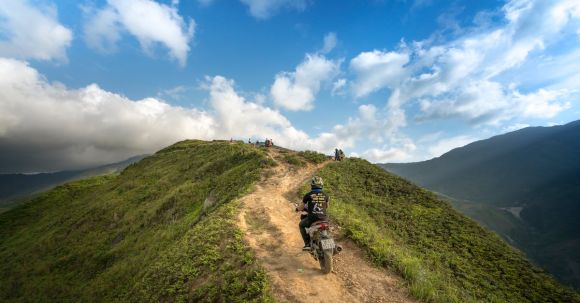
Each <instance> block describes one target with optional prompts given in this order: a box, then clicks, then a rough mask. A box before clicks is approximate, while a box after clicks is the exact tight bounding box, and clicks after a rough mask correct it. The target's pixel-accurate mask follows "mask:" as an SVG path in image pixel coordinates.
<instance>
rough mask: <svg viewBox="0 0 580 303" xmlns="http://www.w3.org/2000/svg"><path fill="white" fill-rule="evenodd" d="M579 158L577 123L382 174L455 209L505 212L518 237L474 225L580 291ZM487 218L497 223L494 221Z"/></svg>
mask: <svg viewBox="0 0 580 303" xmlns="http://www.w3.org/2000/svg"><path fill="white" fill-rule="evenodd" d="M579 155H580V121H575V122H572V123H569V124H566V125H561V126H553V127H528V128H525V129H521V130H518V131H515V132H511V133H507V134H504V135H500V136H496V137H493V138H490V139H487V140H482V141H477V142H474V143H471V144H468V145H466V146H464V147H461V148H457V149H454V150H452V151H450V152H448V153H446V154H444V155H442V156H441V157H439V158H435V159H432V160H429V161H423V162H417V163H406V164H383V165H382V167H384V168H385V169H387V170H389V171H391V172H393V173H396V174H397V175H400V176H402V177H404V178H407V179H409V180H411V181H413V182H415V183H417V184H419V185H421V186H423V187H426V188H428V189H430V190H433V191H435V192H438V193H442V194H444V195H446V196H449V197H451V198H452V199H454V200H456V201H459V203H462V207H463V206H465V204H463V202H468V203H479V204H481V205H482V206H481V207H491V208H493V209H495V210H493V209H490V213H491V212H494V211H496V210H499V208H502V209H507V210H510V211H511V212H512V213H513V214H514V215H515V217H513V218H514V219H517V221H520V222H523V223H524V224H525V225H526V229H527V230H526V231H524V232H522V231H521V229H519V231H517V232H515V231H513V232H510V231H509V230H505V229H503V228H502V227H501V226H499V224H500V223H498V222H494V220H495V219H494V218H492V217H489V216H488V218H481V217H477V216H476V218H477V219H480V220H481V221H482V222H483V223H484V224H485V225H486V226H489V227H490V228H492V229H494V230H496V231H498V232H500V233H501V234H502V235H503V236H507V237H509V238H511V239H512V240H513V243H515V245H517V246H518V247H520V248H522V249H523V250H524V251H526V253H527V254H528V255H529V256H530V257H532V259H534V260H535V261H537V262H538V263H539V264H541V265H542V266H544V267H545V268H547V269H548V270H549V271H551V272H552V273H554V274H555V275H557V276H558V277H559V278H560V279H561V280H562V281H564V282H566V283H568V284H570V285H574V286H575V287H580V254H578V251H580V224H578V222H579V220H580V156H579ZM462 201H463V202H462ZM504 213H505V212H504ZM488 215H489V214H488ZM494 217H495V218H497V219H498V220H500V218H499V215H497V216H494ZM501 220H503V219H501ZM503 221H505V220H503ZM515 224H518V223H515Z"/></svg>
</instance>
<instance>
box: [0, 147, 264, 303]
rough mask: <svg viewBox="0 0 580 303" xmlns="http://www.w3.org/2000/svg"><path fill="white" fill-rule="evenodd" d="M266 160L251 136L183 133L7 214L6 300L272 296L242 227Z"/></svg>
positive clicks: (1, 281) (1, 279)
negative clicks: (112, 171)
mask: <svg viewBox="0 0 580 303" xmlns="http://www.w3.org/2000/svg"><path fill="white" fill-rule="evenodd" d="M268 165H269V161H267V159H266V157H265V154H264V152H263V151H261V150H259V149H257V148H255V147H253V146H249V145H244V144H240V143H235V144H229V143H225V142H202V141H183V142H179V143H177V144H175V145H173V146H170V147H168V148H166V149H163V150H161V151H159V152H158V153H156V154H154V155H152V156H150V157H147V158H145V159H143V160H141V161H140V162H139V163H137V164H133V165H131V166H129V167H128V168H127V169H125V170H124V171H123V172H122V173H121V174H120V175H117V176H104V177H96V178H92V179H88V180H82V181H77V182H73V183H69V184H66V185H63V186H59V187H57V188H56V189H54V190H52V191H50V192H47V193H46V194H43V195H41V196H40V197H38V198H36V199H35V200H34V201H32V202H30V203H28V204H25V205H22V206H19V207H16V208H15V209H12V210H10V211H8V212H6V213H3V214H0V260H2V262H1V263H0V301H1V302H185V301H189V302H192V301H193V302H216V301H221V302H251V301H254V302H263V301H268V300H269V296H268V284H267V279H266V276H265V274H264V272H263V270H262V269H261V268H260V267H259V266H258V265H257V264H255V263H254V257H253V256H252V254H251V252H250V251H249V249H248V248H247V247H246V246H245V245H244V243H243V241H242V235H241V234H240V231H239V230H238V229H237V228H236V226H235V220H236V218H235V215H236V209H237V208H236V207H237V204H236V198H238V197H240V196H241V195H243V194H245V193H247V192H248V191H249V190H250V189H251V188H252V186H253V184H254V183H255V182H256V181H257V180H259V177H260V174H261V171H262V168H263V167H265V166H268Z"/></svg>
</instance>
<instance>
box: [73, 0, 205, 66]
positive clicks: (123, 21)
mask: <svg viewBox="0 0 580 303" xmlns="http://www.w3.org/2000/svg"><path fill="white" fill-rule="evenodd" d="M88 15H89V16H88V17H87V20H86V23H85V27H84V34H85V40H86V42H87V44H88V45H89V46H90V47H92V48H94V49H96V50H98V51H104V52H112V51H115V48H116V45H117V42H118V41H119V40H120V39H121V34H122V33H123V32H124V31H126V32H127V33H129V34H131V35H133V36H134V37H135V38H136V39H137V40H138V41H139V44H140V45H141V48H142V49H143V50H144V51H145V52H146V53H148V54H151V53H152V52H153V47H154V46H155V45H156V44H161V45H164V46H165V47H167V49H168V50H169V55H170V57H171V58H173V59H175V60H177V62H178V63H179V64H180V65H181V66H185V64H186V62H187V54H188V52H189V50H190V47H189V43H190V41H191V39H192V38H193V35H194V31H195V21H194V20H192V19H190V20H189V21H188V22H185V21H184V20H183V18H182V17H181V16H180V15H179V13H178V12H177V8H176V7H175V6H168V5H165V4H161V3H157V2H155V1H151V0H108V2H107V5H106V6H105V7H104V8H102V9H100V10H96V11H93V12H89V13H88Z"/></svg>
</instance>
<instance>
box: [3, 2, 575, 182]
mask: <svg viewBox="0 0 580 303" xmlns="http://www.w3.org/2000/svg"><path fill="white" fill-rule="evenodd" d="M579 89H580V4H579V3H578V1H574V0H551V1H531V0H511V1H438V0H415V1H411V0H409V1H403V0H399V1H395V0H392V1H390V0H383V1H381V0H369V1H354V0H353V1H346V0H345V1H316V0H272V1H264V0H239V1H237V0H227V1H226V0H181V1H175V0H173V1H170V0H168V1H153V0H99V1H58V0H34V1H33V0H28V1H27V0H6V1H2V2H1V3H0V156H1V158H2V159H3V160H2V161H1V163H0V165H1V167H0V173H2V172H37V171H53V170H61V169H72V168H79V167H86V166H91V165H97V164H102V163H107V162H112V161H117V160H122V159H124V158H127V157H129V156H131V155H134V154H140V153H150V152H152V151H155V150H157V149H159V148H161V147H163V146H166V145H168V144H171V143H173V142H175V141H178V140H182V139H185V138H201V139H214V138H216V139H229V138H239V139H244V140H247V139H248V138H249V137H251V138H252V139H253V140H255V139H260V140H263V139H264V138H265V137H268V138H273V139H274V141H275V142H276V143H278V144H280V145H284V146H287V147H290V148H294V149H314V150H318V151H322V152H325V153H330V152H331V151H332V150H334V148H335V147H339V148H343V149H344V150H345V151H346V152H347V153H348V154H350V155H354V156H360V157H363V158H366V159H368V160H370V161H373V162H409V161H419V160H425V159H429V158H432V157H436V156H439V155H441V154H442V153H444V152H446V151H448V150H450V149H452V148H455V147H458V146H462V145H465V144H467V143H470V142H472V141H475V140H479V139H484V138H488V137H490V136H493V135H497V134H501V133H505V132H507V131H512V130H516V129H518V128H522V127H526V126H548V125H554V124H563V123H567V122H570V121H573V120H577V119H578V118H579V117H580V105H579V103H580V102H578V101H579V98H580V94H579V93H578V90H579Z"/></svg>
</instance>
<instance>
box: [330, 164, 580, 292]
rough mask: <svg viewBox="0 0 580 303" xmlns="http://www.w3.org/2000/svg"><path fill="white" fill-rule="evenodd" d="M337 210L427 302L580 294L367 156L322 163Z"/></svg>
mask: <svg viewBox="0 0 580 303" xmlns="http://www.w3.org/2000/svg"><path fill="white" fill-rule="evenodd" d="M320 175H321V176H322V177H323V178H324V180H325V184H326V186H325V190H326V191H327V193H328V194H329V195H330V197H331V206H330V209H329V211H330V215H331V216H332V218H333V219H334V220H336V221H337V223H338V224H339V225H340V226H341V227H342V231H343V232H344V233H345V234H346V235H347V236H348V237H350V238H352V239H353V240H355V241H356V242H357V243H359V244H360V245H361V246H363V247H365V248H366V249H367V250H368V252H369V253H370V255H371V256H372V258H373V259H374V261H375V262H376V263H377V264H380V265H383V266H386V267H390V268H393V269H394V270H396V271H398V272H399V273H400V274H401V275H402V276H403V278H404V279H405V280H406V281H407V282H408V284H409V288H410V291H411V293H412V295H414V296H415V297H417V298H419V299H421V300H423V301H427V302H580V299H579V297H578V295H577V294H575V293H574V292H572V291H570V290H568V289H565V288H563V287H562V286H560V285H559V284H558V283H557V282H556V281H555V280H554V279H553V278H551V277H550V276H548V275H547V274H546V273H544V272H543V271H542V270H540V269H539V268H538V267H536V266H534V265H532V264H530V262H529V261H528V260H527V259H526V258H525V257H524V256H523V254H521V253H520V252H518V251H516V250H514V249H513V248H511V247H510V246H508V245H507V244H506V243H505V242H503V241H502V240H501V239H500V238H499V237H498V236H496V235H495V234H493V233H491V232H489V231H487V230H485V229H483V228H482V227H480V226H479V225H477V224H476V223H475V222H474V221H472V220H470V219H468V218H467V217H465V216H463V215H461V214H460V213H458V212H457V211H455V210H453V209H452V208H451V206H449V205H448V204H447V203H445V202H442V201H440V200H439V199H438V198H437V197H436V196H435V195H434V194H432V193H430V192H427V191H425V190H423V189H421V188H419V187H417V186H415V185H413V184H411V183H410V182H407V181H406V180H404V179H402V178H399V177H397V176H394V175H392V174H390V173H388V172H386V171H384V170H382V169H381V168H379V167H377V166H375V165H372V164H370V163H368V162H367V161H364V160H359V159H349V160H346V161H344V162H337V163H333V164H330V165H328V166H326V167H325V168H323V169H322V170H321V171H320Z"/></svg>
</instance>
